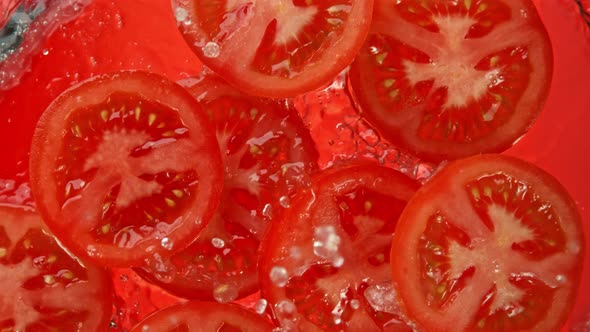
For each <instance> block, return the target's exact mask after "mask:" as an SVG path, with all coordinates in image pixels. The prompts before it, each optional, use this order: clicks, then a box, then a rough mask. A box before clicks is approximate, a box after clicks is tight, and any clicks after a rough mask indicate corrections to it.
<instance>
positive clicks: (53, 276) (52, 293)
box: [0, 204, 112, 332]
mask: <svg viewBox="0 0 590 332" xmlns="http://www.w3.org/2000/svg"><path fill="white" fill-rule="evenodd" d="M0 285H1V286H0V287H1V288H2V290H1V291H0V294H1V295H0V330H1V331H23V332H33V331H34V332H51V331H57V330H59V331H81V330H83V331H96V332H99V331H101V332H102V331H106V329H107V328H108V325H109V321H110V315H111V310H112V289H111V283H110V279H109V275H108V273H106V271H104V270H102V269H99V268H96V267H93V266H92V265H87V264H84V265H82V264H81V263H79V262H78V260H77V259H76V258H74V257H72V256H70V255H69V254H68V253H67V252H66V251H64V250H63V249H62V248H61V247H60V246H59V244H58V243H57V241H56V240H55V239H54V237H53V236H51V235H49V234H48V233H47V231H46V230H45V229H44V226H43V223H42V221H41V218H40V217H39V216H38V215H37V214H36V213H34V212H32V210H31V209H30V208H26V209H25V208H23V207H19V206H16V205H4V204H0Z"/></svg>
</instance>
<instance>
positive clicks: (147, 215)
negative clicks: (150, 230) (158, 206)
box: [143, 211, 154, 221]
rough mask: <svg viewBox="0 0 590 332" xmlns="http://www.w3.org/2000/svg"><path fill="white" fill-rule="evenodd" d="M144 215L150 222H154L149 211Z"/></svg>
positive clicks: (144, 212)
mask: <svg viewBox="0 0 590 332" xmlns="http://www.w3.org/2000/svg"><path fill="white" fill-rule="evenodd" d="M143 214H144V215H145V216H146V218H148V220H149V221H153V220H154V217H153V216H152V215H151V214H149V213H148V212H147V211H143Z"/></svg>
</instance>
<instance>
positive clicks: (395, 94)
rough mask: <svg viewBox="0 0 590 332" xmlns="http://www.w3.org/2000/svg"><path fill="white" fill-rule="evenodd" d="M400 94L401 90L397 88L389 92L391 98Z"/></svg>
mask: <svg viewBox="0 0 590 332" xmlns="http://www.w3.org/2000/svg"><path fill="white" fill-rule="evenodd" d="M398 95H399V90H398V89H395V90H392V91H390V92H389V98H391V99H396V98H397V96H398Z"/></svg>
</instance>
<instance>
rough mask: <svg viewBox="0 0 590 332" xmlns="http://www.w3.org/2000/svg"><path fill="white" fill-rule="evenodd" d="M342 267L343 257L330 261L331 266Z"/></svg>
mask: <svg viewBox="0 0 590 332" xmlns="http://www.w3.org/2000/svg"><path fill="white" fill-rule="evenodd" d="M342 265H344V257H342V256H340V255H338V256H336V257H334V259H333V260H332V266H334V267H342Z"/></svg>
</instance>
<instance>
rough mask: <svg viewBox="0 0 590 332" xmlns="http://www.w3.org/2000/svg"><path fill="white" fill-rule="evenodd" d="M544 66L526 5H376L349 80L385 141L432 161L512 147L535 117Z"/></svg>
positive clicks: (539, 29)
mask: <svg viewBox="0 0 590 332" xmlns="http://www.w3.org/2000/svg"><path fill="white" fill-rule="evenodd" d="M552 68H553V55H552V49H551V43H550V41H549V37H548V35H547V32H546V30H545V27H544V26H543V24H542V22H541V20H540V19H539V17H538V14H537V12H536V9H535V7H534V5H533V3H532V2H531V1H530V0H500V1H497V0H461V1H453V2H448V1H419V0H400V1H388V0H378V1H376V3H375V17H374V19H373V24H372V28H371V32H370V33H369V37H368V39H367V41H366V43H365V45H364V46H363V48H362V50H361V52H360V54H359V55H358V56H357V58H356V60H355V62H354V64H353V66H352V69H351V72H350V82H351V86H352V90H353V91H354V94H355V95H356V99H357V101H358V103H359V105H360V107H361V109H362V113H363V115H364V116H366V117H367V119H368V120H370V121H371V122H372V123H373V124H374V125H375V126H376V127H377V128H378V129H379V130H380V131H381V133H382V134H383V135H384V136H385V137H386V138H388V139H389V140H390V141H391V142H393V143H395V144H398V145H399V146H400V147H403V148H405V149H407V150H409V151H410V152H413V153H416V154H417V155H419V156H420V157H422V158H425V159H430V160H434V161H436V160H444V159H457V158H461V157H466V156H470V155H474V154H478V153H482V152H499V151H502V150H505V149H507V148H508V147H510V146H511V145H512V144H514V142H515V141H517V140H518V139H519V138H520V137H521V136H522V135H524V134H525V132H526V131H527V130H528V128H529V127H530V126H531V125H532V123H533V122H534V120H535V119H536V117H537V116H538V114H539V112H540V111H541V110H542V108H543V105H544V102H545V100H546V98H547V95H548V93H549V86H550V83H551V78H552V70H553V69H552Z"/></svg>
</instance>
